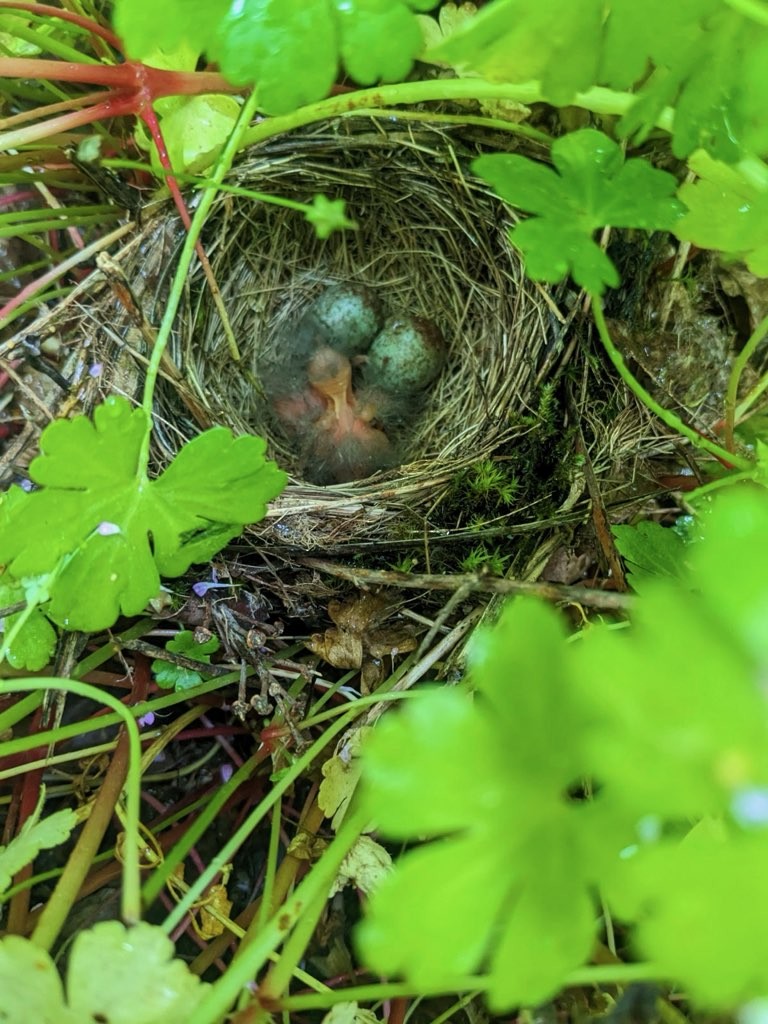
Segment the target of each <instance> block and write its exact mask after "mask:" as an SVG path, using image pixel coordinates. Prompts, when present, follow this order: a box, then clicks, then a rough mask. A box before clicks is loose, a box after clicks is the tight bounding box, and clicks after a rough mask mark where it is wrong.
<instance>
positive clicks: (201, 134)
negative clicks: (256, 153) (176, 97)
mask: <svg viewBox="0 0 768 1024" xmlns="http://www.w3.org/2000/svg"><path fill="white" fill-rule="evenodd" d="M239 113H240V105H239V104H238V102H237V100H236V99H235V98H234V97H232V96H218V95H208V96H186V97H184V100H183V102H181V103H178V104H177V106H176V107H175V109H174V110H172V111H170V112H169V113H168V114H166V115H165V116H164V117H163V119H162V122H161V123H162V130H163V139H164V140H165V144H166V147H167V149H168V156H169V158H170V161H171V166H172V167H173V169H174V170H175V171H179V172H183V173H185V174H202V173H203V172H204V171H206V170H207V169H208V168H209V167H210V166H211V164H213V163H214V161H215V160H216V158H217V157H218V155H219V153H220V152H221V150H222V147H223V146H224V143H225V142H226V141H227V139H228V138H229V135H230V133H231V132H232V129H233V127H234V125H235V121H236V120H237V117H238V114H239ZM152 157H153V159H152V165H153V167H154V168H155V171H156V173H157V174H158V176H160V166H161V165H160V160H159V158H158V157H157V153H156V149H155V148H154V146H153V149H152Z"/></svg>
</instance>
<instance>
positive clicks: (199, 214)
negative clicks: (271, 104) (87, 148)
mask: <svg viewBox="0 0 768 1024" xmlns="http://www.w3.org/2000/svg"><path fill="white" fill-rule="evenodd" d="M256 109H257V103H256V94H255V92H252V93H251V95H250V96H249V97H248V99H247V100H246V101H245V104H244V105H243V108H242V110H241V111H240V116H239V117H238V119H237V122H236V124H235V127H234V128H233V129H232V134H231V135H230V136H229V138H228V139H227V142H226V145H225V146H224V149H223V150H222V152H221V154H220V155H219V158H218V160H217V161H216V166H215V168H214V172H213V174H212V175H211V181H212V182H213V183H214V185H218V184H220V183H221V181H222V180H223V179H224V176H225V175H226V173H227V171H228V170H229V168H230V167H231V166H232V161H233V160H234V158H235V156H236V154H237V152H238V150H239V149H240V145H241V142H242V139H243V137H244V135H245V132H246V128H247V126H248V124H249V122H250V120H251V118H252V117H253V115H254V113H255V112H256ZM215 197H216V189H215V188H207V189H205V190H204V192H203V195H202V198H201V200H200V203H199V205H198V207H197V209H196V210H195V215H194V217H193V218H192V223H191V224H190V226H189V230H188V231H187V237H186V239H185V241H184V246H183V248H182V250H181V255H180V257H179V262H178V265H177V267H176V273H175V274H174V278H173V282H172V284H171V289H170V293H169V295H168V299H167V302H166V306H165V315H164V316H163V320H162V323H161V324H160V329H159V330H158V332H157V339H156V341H155V345H154V348H153V349H152V354H151V356H150V360H149V365H148V367H147V374H146V378H145V381H144V397H143V402H142V405H143V408H144V411H145V412H146V414H147V420H148V422H149V423H151V421H152V401H153V396H154V393H155V385H156V383H157V375H158V373H159V372H160V361H161V359H162V357H163V353H164V352H165V349H166V348H167V346H168V339H169V338H170V336H171V329H172V327H173V322H174V320H175V319H176V313H177V311H178V308H179V303H180V302H181V297H182V295H183V294H184V289H185V288H186V287H187V276H188V272H189V266H190V263H191V261H192V254H193V252H194V250H195V245H196V243H197V240H198V239H199V237H200V232H201V231H202V229H203V225H204V224H205V219H206V217H207V216H208V211H209V210H210V208H211V204H212V203H213V201H214V199H215ZM149 443H150V429H149V428H148V429H147V433H146V436H145V438H144V441H143V442H142V446H141V451H140V453H139V463H138V465H139V472H142V473H145V474H146V470H147V467H148V465H149Z"/></svg>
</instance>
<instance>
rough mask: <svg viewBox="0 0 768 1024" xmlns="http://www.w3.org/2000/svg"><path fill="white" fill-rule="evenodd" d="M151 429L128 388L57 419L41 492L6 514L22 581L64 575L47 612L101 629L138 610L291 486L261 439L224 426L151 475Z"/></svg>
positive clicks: (4, 533)
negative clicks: (147, 445)
mask: <svg viewBox="0 0 768 1024" xmlns="http://www.w3.org/2000/svg"><path fill="white" fill-rule="evenodd" d="M147 429H148V423H147V419H146V415H145V413H144V412H143V410H141V409H131V407H130V405H129V403H128V402H127V401H125V399H122V398H119V397H112V398H109V399H107V400H106V402H104V404H103V405H101V406H99V407H98V408H97V409H96V410H95V412H94V417H93V421H92V422H91V421H90V420H88V419H86V418H85V417H83V416H80V417H76V418H75V419H73V420H59V421H56V422H54V423H53V424H51V425H50V426H49V427H47V428H46V430H45V431H44V432H43V435H42V437H41V441H40V447H41V452H42V454H41V455H40V456H39V457H38V458H37V459H35V460H34V461H33V462H32V464H31V465H30V476H31V477H32V479H33V480H34V481H35V482H36V483H38V484H40V485H41V490H39V491H36V492H34V493H32V494H25V495H23V499H20V500H18V501H16V502H15V503H14V505H13V506H12V507H9V508H8V509H7V511H6V512H5V515H4V520H5V521H4V524H3V525H4V529H2V530H1V531H0V561H2V562H4V563H6V564H8V566H9V569H10V571H11V573H12V574H13V575H14V576H16V577H17V578H19V577H22V576H35V575H42V574H45V573H54V576H53V581H52V583H51V602H50V608H49V611H48V614H49V615H50V617H51V619H52V620H53V621H54V622H56V623H58V624H59V625H62V626H65V627H66V628H68V629H81V630H84V631H95V630H98V629H104V628H107V627H109V626H111V625H112V624H113V623H114V622H115V620H116V619H117V617H118V616H119V615H120V614H125V615H136V614H138V613H139V612H140V611H141V610H142V609H143V608H144V606H145V605H146V603H147V601H148V600H149V599H150V598H151V597H154V596H155V594H156V593H157V591H158V589H159V586H160V574H161V573H162V574H163V575H167V576H177V575H180V574H181V573H183V572H186V570H187V569H188V568H189V566H190V565H191V564H192V563H193V562H196V561H207V560H208V559H209V558H210V557H211V556H212V555H214V554H215V553H216V552H217V551H218V550H220V548H221V547H222V546H223V545H224V544H225V543H226V542H227V541H228V540H230V539H231V538H232V537H234V536H236V535H237V534H238V533H239V532H240V530H241V529H242V527H243V525H245V524H246V523H250V522H256V521H257V520H259V519H261V518H262V517H263V516H264V514H265V512H266V503H267V501H269V500H271V499H272V498H274V497H275V496H276V495H277V494H278V493H279V492H280V490H281V489H282V487H283V485H284V483H285V480H286V476H285V474H284V473H282V472H281V471H280V470H278V469H277V467H276V466H275V464H274V463H272V462H268V461H267V460H265V458H264V452H265V449H266V445H265V442H264V441H263V440H262V439H261V438H257V437H251V436H243V437H239V438H233V436H232V434H231V433H230V431H228V430H226V429H225V428H223V427H217V428H214V429H213V430H209V431H206V432H205V433H203V434H201V435H199V436H198V437H196V438H195V439H194V440H193V441H191V442H189V444H187V445H185V446H184V448H182V450H181V451H180V452H179V454H178V456H177V457H176V459H174V461H173V462H172V463H171V465H170V466H169V467H168V469H167V470H166V471H165V472H164V473H163V474H162V475H161V476H160V477H158V479H156V480H149V479H148V478H147V477H146V475H145V474H144V472H143V471H142V470H141V469H140V467H139V458H140V451H141V445H142V442H143V438H144V437H145V434H146V431H147ZM41 538H44V543H42V542H41Z"/></svg>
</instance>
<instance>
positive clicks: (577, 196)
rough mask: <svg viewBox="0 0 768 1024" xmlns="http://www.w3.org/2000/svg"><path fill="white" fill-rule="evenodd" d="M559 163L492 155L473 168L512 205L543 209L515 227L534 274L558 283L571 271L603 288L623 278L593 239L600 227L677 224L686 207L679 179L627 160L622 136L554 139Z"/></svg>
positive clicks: (587, 132)
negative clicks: (678, 188) (677, 189)
mask: <svg viewBox="0 0 768 1024" xmlns="http://www.w3.org/2000/svg"><path fill="white" fill-rule="evenodd" d="M552 161H553V163H554V169H552V168H550V167H545V166H543V165H542V164H537V163H535V162H534V161H532V160H529V159H528V158H527V157H522V156H518V155H515V154H511V155H508V154H490V155H486V156H481V157H478V158H477V159H476V160H474V161H473V164H472V168H473V170H474V171H475V172H476V173H477V174H479V175H480V177H482V178H485V180H486V181H488V182H490V184H491V185H492V186H493V188H494V189H495V191H496V192H497V193H498V194H499V195H500V196H501V198H502V199H504V200H505V201H506V202H508V203H509V204H510V205H512V206H516V207H518V208H521V209H524V210H527V211H529V212H530V213H533V214H537V215H538V216H537V217H536V218H531V219H529V220H528V221H525V222H523V223H522V224H520V225H519V226H518V227H517V228H514V229H513V230H512V231H511V232H510V237H511V239H512V241H513V243H514V244H515V245H516V246H517V247H518V248H519V249H520V250H521V251H522V252H523V253H524V255H525V257H526V265H527V270H528V273H529V274H530V275H531V276H532V277H535V278H538V279H539V280H544V281H552V282H554V281H559V280H561V279H562V278H563V277H565V275H566V273H568V271H570V272H571V274H572V276H573V278H574V280H575V281H576V283H577V284H579V285H581V286H582V287H583V288H586V289H587V290H589V291H592V292H596V293H598V294H600V293H602V291H603V289H604V287H605V286H606V285H611V286H615V285H616V284H618V280H619V279H618V274H617V273H616V269H615V267H614V266H613V264H612V263H611V262H610V260H609V259H608V257H607V256H606V255H605V253H604V252H603V251H602V250H601V249H600V247H599V246H598V245H597V243H596V242H595V241H594V240H593V235H594V233H595V231H596V230H597V229H598V228H600V227H603V226H605V225H611V226H613V227H625V228H628V227H635V228H645V229H647V230H657V229H660V230H661V229H663V230H667V229H669V228H671V227H672V226H673V225H674V223H675V222H676V220H677V218H678V217H679V216H680V215H681V213H682V206H681V205H680V203H679V202H678V201H677V200H676V199H675V198H674V190H675V187H676V182H675V179H674V178H673V177H672V176H671V175H670V174H667V173H666V172H664V171H659V170H656V169H655V168H653V167H651V166H650V165H649V164H647V163H646V162H645V161H643V160H627V161H626V162H625V161H624V158H623V155H622V153H621V150H620V149H619V147H618V146H617V145H616V143H615V142H613V141H612V140H611V139H609V138H608V136H606V135H604V134H602V133H601V132H597V131H594V130H593V129H589V128H587V129H584V130H583V131H578V132H573V133H571V134H570V135H566V136H564V137H563V138H560V139H558V140H557V141H556V142H555V143H553V145H552Z"/></svg>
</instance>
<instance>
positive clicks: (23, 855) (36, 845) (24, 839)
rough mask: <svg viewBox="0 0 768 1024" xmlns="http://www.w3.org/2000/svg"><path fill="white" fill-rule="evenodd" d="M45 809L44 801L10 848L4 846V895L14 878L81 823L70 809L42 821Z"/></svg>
mask: <svg viewBox="0 0 768 1024" xmlns="http://www.w3.org/2000/svg"><path fill="white" fill-rule="evenodd" d="M41 809H42V800H41V802H40V804H39V805H38V808H37V810H36V812H35V814H33V815H32V816H31V817H29V818H28V819H27V821H26V822H25V823H24V825H23V826H22V828H21V831H20V832H19V834H18V835H17V836H16V837H15V838H14V839H12V840H11V841H10V843H8V845H7V846H0V893H3V892H5V890H6V889H7V888H8V887H9V886H10V884H11V882H12V880H13V876H14V875H15V874H16V873H17V872H18V871H20V870H21V869H22V868H23V867H26V865H27V864H31V863H32V862H33V861H34V859H35V857H37V855H38V853H40V851H41V850H50V849H52V848H53V847H54V846H60V845H61V843H64V842H66V841H67V839H68V838H69V835H70V833H71V832H72V830H73V829H74V828H75V826H76V825H77V823H78V817H77V814H76V813H75V812H74V811H70V810H64V811H55V812H54V813H53V814H49V815H48V816H47V817H45V818H43V819H42V820H41V819H40V811H41Z"/></svg>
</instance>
